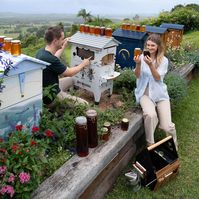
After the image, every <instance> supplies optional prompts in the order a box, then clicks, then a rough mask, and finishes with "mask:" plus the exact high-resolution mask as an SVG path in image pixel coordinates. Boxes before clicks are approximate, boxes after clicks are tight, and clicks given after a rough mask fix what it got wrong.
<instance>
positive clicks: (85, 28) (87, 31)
mask: <svg viewBox="0 0 199 199" xmlns="http://www.w3.org/2000/svg"><path fill="white" fill-rule="evenodd" d="M89 31H90V27H89V25H85V26H84V32H85V33H89Z"/></svg>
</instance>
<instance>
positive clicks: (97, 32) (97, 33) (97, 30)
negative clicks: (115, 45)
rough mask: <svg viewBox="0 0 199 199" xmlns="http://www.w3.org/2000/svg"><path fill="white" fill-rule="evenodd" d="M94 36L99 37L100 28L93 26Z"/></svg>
mask: <svg viewBox="0 0 199 199" xmlns="http://www.w3.org/2000/svg"><path fill="white" fill-rule="evenodd" d="M95 35H100V27H99V26H95Z"/></svg>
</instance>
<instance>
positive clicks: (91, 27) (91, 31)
mask: <svg viewBox="0 0 199 199" xmlns="http://www.w3.org/2000/svg"><path fill="white" fill-rule="evenodd" d="M89 32H90V34H91V35H94V34H95V26H90V31H89Z"/></svg>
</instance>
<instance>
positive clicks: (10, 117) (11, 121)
mask: <svg viewBox="0 0 199 199" xmlns="http://www.w3.org/2000/svg"><path fill="white" fill-rule="evenodd" d="M7 64H9V66H11V68H10V70H9V72H8V73H7V75H4V72H5V68H6V65H7ZM46 65H48V63H47V62H43V61H40V60H38V59H35V58H32V57H29V56H26V55H20V56H18V57H14V56H12V55H11V54H9V53H5V52H3V51H1V52H0V80H3V83H0V137H3V138H6V137H8V134H9V133H10V132H11V131H13V130H14V129H15V126H16V125H17V124H21V125H23V126H24V128H25V127H27V128H32V127H33V126H38V124H39V119H40V113H41V111H42V70H43V69H44V68H45V66H46Z"/></svg>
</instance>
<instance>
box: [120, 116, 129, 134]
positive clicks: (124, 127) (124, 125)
mask: <svg viewBox="0 0 199 199" xmlns="http://www.w3.org/2000/svg"><path fill="white" fill-rule="evenodd" d="M128 128H129V120H128V119H127V118H123V119H122V122H121V129H122V130H123V131H127V130H128Z"/></svg>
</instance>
